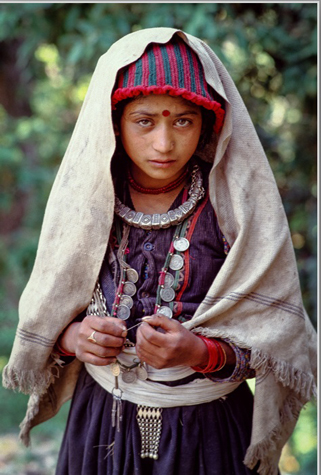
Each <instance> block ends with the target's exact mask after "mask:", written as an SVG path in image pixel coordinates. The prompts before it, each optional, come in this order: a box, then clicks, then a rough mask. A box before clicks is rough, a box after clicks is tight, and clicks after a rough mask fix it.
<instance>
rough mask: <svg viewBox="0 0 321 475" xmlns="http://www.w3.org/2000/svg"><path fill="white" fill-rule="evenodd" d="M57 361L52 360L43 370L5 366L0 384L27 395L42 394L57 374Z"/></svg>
mask: <svg viewBox="0 0 321 475" xmlns="http://www.w3.org/2000/svg"><path fill="white" fill-rule="evenodd" d="M57 363H58V361H57V360H56V361H53V362H51V363H50V364H49V366H48V367H47V368H46V369H44V370H43V371H41V372H40V371H33V370H23V371H18V370H16V368H11V367H10V366H9V365H7V366H5V368H4V369H3V375H2V384H3V386H4V387H5V388H7V389H12V390H14V391H19V392H22V393H24V394H29V395H31V396H32V395H34V394H37V395H39V396H40V395H42V394H44V393H45V392H46V390H47V389H48V387H49V386H50V384H52V383H53V382H54V380H55V379H56V378H57V377H58V376H59V371H58V367H57Z"/></svg>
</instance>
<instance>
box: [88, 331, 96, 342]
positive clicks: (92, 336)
mask: <svg viewBox="0 0 321 475" xmlns="http://www.w3.org/2000/svg"><path fill="white" fill-rule="evenodd" d="M95 333H96V330H94V331H93V332H92V333H91V335H90V336H89V337H88V338H87V340H89V341H92V342H93V343H97V340H96V338H95Z"/></svg>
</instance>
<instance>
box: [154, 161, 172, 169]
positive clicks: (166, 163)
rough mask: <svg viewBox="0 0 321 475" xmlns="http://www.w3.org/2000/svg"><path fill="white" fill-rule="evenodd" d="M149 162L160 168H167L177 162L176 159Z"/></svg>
mask: <svg viewBox="0 0 321 475" xmlns="http://www.w3.org/2000/svg"><path fill="white" fill-rule="evenodd" d="M149 163H151V164H152V165H155V166H156V167H160V168H167V167H170V166H171V165H173V163H175V160H149Z"/></svg>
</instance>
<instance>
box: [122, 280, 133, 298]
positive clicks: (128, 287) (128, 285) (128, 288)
mask: <svg viewBox="0 0 321 475" xmlns="http://www.w3.org/2000/svg"><path fill="white" fill-rule="evenodd" d="M123 293H124V294H125V295H129V296H130V297H132V296H133V295H135V293H136V285H135V284H133V282H129V281H128V280H127V281H126V282H125V283H124V286H123Z"/></svg>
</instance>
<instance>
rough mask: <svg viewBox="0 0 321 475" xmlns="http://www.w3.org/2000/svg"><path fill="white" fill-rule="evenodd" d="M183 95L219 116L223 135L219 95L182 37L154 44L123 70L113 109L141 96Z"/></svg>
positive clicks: (118, 79)
mask: <svg viewBox="0 0 321 475" xmlns="http://www.w3.org/2000/svg"><path fill="white" fill-rule="evenodd" d="M167 92H168V94H169V95H171V96H182V97H183V98H184V99H187V100H188V101H191V102H193V103H195V104H197V105H199V106H203V107H205V109H208V110H212V111H213V112H214V113H215V116H216V120H215V124H214V131H215V132H219V131H220V129H221V127H222V124H223V119H224V110H223V109H222V107H221V104H220V103H219V102H218V101H217V100H216V99H215V96H217V94H216V93H215V92H214V90H213V89H212V88H211V87H210V86H209V85H208V84H207V83H206V81H205V75H204V71H203V67H202V65H201V62H200V60H199V58H198V56H197V54H196V53H194V51H193V50H192V49H191V48H190V47H189V46H188V45H187V44H186V43H185V42H184V41H183V40H182V39H181V38H179V37H178V36H176V37H174V38H173V39H172V40H171V41H170V42H168V43H166V44H157V43H151V44H150V45H148V47H147V48H146V50H145V52H144V53H143V55H142V56H141V57H140V58H139V59H138V60H137V61H135V62H134V63H131V64H130V65H129V66H127V67H125V68H123V69H122V70H120V72H119V73H118V76H117V80H116V85H115V88H114V93H113V96H112V106H113V109H115V105H116V104H117V103H118V102H119V101H121V100H123V99H127V98H129V97H135V96H138V95H139V94H144V95H148V94H151V93H152V94H165V93H167Z"/></svg>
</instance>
